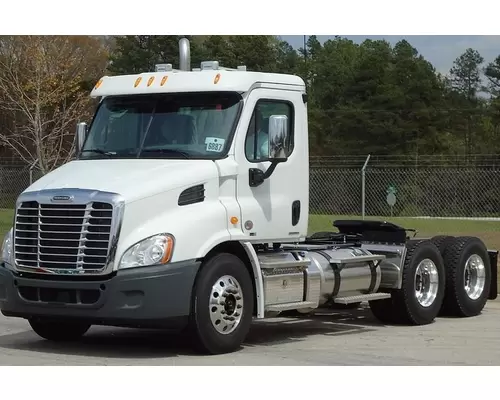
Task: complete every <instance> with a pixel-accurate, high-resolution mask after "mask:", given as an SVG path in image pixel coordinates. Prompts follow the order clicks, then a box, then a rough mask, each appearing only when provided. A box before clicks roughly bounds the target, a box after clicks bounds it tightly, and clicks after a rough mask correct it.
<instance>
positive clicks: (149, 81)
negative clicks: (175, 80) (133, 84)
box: [148, 76, 155, 87]
mask: <svg viewBox="0 0 500 400" xmlns="http://www.w3.org/2000/svg"><path fill="white" fill-rule="evenodd" d="M154 80H155V77H154V76H152V77H151V78H149V79H148V87H150V86H151V85H152V84H153V81H154Z"/></svg>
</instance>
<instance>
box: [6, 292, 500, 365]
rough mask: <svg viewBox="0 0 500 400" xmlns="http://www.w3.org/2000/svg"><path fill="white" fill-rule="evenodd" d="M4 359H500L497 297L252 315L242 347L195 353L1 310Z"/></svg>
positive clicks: (133, 333) (156, 338) (134, 335)
mask: <svg viewBox="0 0 500 400" xmlns="http://www.w3.org/2000/svg"><path fill="white" fill-rule="evenodd" d="M0 364H1V365H500V301H493V302H489V303H488V304H487V306H486V308H485V310H484V312H483V313H482V315H480V316H477V317H474V318H468V319H454V318H439V319H437V320H436V321H435V322H434V323H433V324H431V325H427V326H421V327H409V326H383V325H380V324H379V323H378V322H377V321H376V320H375V319H374V318H373V316H372V315H371V313H370V311H369V310H368V309H359V310H355V311H349V312H331V313H330V312H329V313H326V314H320V315H316V316H313V317H307V318H304V317H303V318H300V319H291V318H288V319H284V318H280V319H269V320H266V321H258V322H254V324H253V326H252V330H251V332H250V335H249V337H248V339H247V341H246V343H245V345H244V347H243V348H242V349H241V350H240V351H237V352H235V353H232V354H225V355H221V356H211V357H207V356H199V355H197V354H195V353H193V352H192V351H191V350H190V348H189V343H185V342H183V339H182V338H181V337H179V335H172V334H167V333H165V332H161V331H143V330H134V329H118V328H107V327H93V328H92V329H91V330H90V331H89V332H88V333H87V335H86V336H85V337H84V338H83V339H82V341H81V342H79V343H72V344H55V343H50V342H48V341H45V340H43V339H40V338H39V337H38V336H36V335H35V334H34V333H33V332H32V331H31V330H30V327H29V325H28V324H27V322H26V321H24V320H21V319H16V318H5V317H3V316H1V315H0Z"/></svg>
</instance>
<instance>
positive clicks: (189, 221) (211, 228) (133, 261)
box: [0, 39, 498, 354]
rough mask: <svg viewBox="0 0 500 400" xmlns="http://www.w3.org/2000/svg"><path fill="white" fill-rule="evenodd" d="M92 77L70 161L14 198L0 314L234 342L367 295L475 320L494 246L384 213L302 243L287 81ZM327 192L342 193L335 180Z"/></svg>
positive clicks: (412, 309)
mask: <svg viewBox="0 0 500 400" xmlns="http://www.w3.org/2000/svg"><path fill="white" fill-rule="evenodd" d="M179 44H180V46H179V48H180V68H179V69H177V70H176V69H173V68H172V65H171V64H161V65H158V66H157V68H156V71H155V72H148V73H141V74H137V75H125V76H113V77H108V76H106V77H104V78H102V79H101V80H99V82H98V83H97V84H96V86H95V88H94V89H93V90H92V93H91V95H92V96H93V97H98V98H100V102H99V106H98V108H97V110H96V113H95V116H94V118H93V121H92V123H91V124H90V126H89V128H88V129H87V125H86V124H85V123H80V124H78V128H77V137H78V144H79V152H78V157H77V158H76V159H75V160H73V161H71V162H69V163H67V164H65V165H63V166H61V167H59V168H58V169H56V170H54V171H52V172H50V173H49V174H47V175H45V176H44V177H42V178H41V179H39V180H38V181H36V182H35V183H33V184H32V185H31V186H30V187H29V188H27V189H26V190H25V191H24V192H23V193H22V194H21V195H20V196H19V198H18V200H17V204H16V209H15V219H14V223H13V227H12V229H11V230H10V231H9V233H8V234H7V235H6V237H5V239H4V241H3V246H2V260H1V265H0V308H1V310H2V313H3V315H5V316H8V317H20V318H25V319H27V320H28V321H29V323H30V325H31V327H32V329H33V330H34V331H35V332H36V333H37V334H38V335H40V336H41V337H43V338H45V339H48V340H76V339H78V338H80V337H81V336H82V335H84V334H85V333H86V332H87V330H88V329H89V328H90V327H91V326H92V325H108V326H122V327H145V328H165V329H167V328H176V329H181V330H183V331H185V332H187V333H188V334H189V335H191V338H192V340H193V344H194V345H195V346H196V348H198V349H199V350H201V351H203V352H206V353H210V354H217V353H223V352H231V351H234V350H235V349H237V348H238V347H239V346H240V345H241V344H242V342H243V341H244V340H245V337H246V335H247V333H248V331H249V328H250V325H251V323H252V320H253V319H261V318H269V317H274V316H277V315H280V314H282V313H283V312H292V313H309V312H312V311H314V310H317V309H321V308H330V307H335V306H336V305H349V304H359V303H360V302H368V303H369V306H370V308H371V311H372V312H373V314H374V315H375V317H377V318H378V319H379V320H380V321H382V322H383V323H386V324H397V323H406V324H413V325H421V324H428V323H431V322H432V321H433V320H434V319H435V318H436V317H437V316H438V315H440V314H451V315H456V316H459V317H469V316H475V315H478V314H479V313H480V312H481V311H482V309H483V307H484V306H485V303H486V302H487V300H488V299H495V298H496V297H497V257H498V252H497V251H490V250H487V248H486V247H485V245H484V244H483V242H482V241H481V240H480V239H478V238H475V237H451V236H440V237H433V238H429V239H425V238H422V239H416V238H410V237H409V235H408V234H407V230H405V229H403V228H401V227H398V226H396V225H393V224H390V223H385V222H380V221H363V220H358V221H349V220H345V221H335V222H334V225H335V227H336V230H334V231H333V232H320V233H316V234H314V235H312V236H308V235H307V232H308V219H309V218H308V217H309V215H308V214H309V173H308V172H309V152H308V122H307V95H306V91H305V85H304V82H303V80H302V79H301V78H299V77H297V76H293V75H286V74H271V73H258V72H249V71H246V68H245V67H238V68H236V69H228V68H222V67H220V66H219V65H218V63H217V62H203V63H202V64H201V67H200V68H191V67H190V54H189V42H188V41H187V40H186V39H182V40H181V41H180V43H179ZM338 190H342V187H339V188H338Z"/></svg>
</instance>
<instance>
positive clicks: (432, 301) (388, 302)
mask: <svg viewBox="0 0 500 400" xmlns="http://www.w3.org/2000/svg"><path fill="white" fill-rule="evenodd" d="M424 262H425V264H423V263H424ZM420 266H422V267H423V268H422V269H420V268H419V267H420ZM429 269H430V270H432V272H433V274H434V275H433V280H434V281H436V280H437V282H435V283H434V285H431V286H432V287H433V290H429V291H428V292H427V294H428V297H427V298H426V297H425V296H424V297H422V298H420V300H419V296H418V295H417V289H419V288H421V290H419V292H420V294H424V293H426V290H425V286H426V285H425V284H426V282H427V279H428V274H426V272H425V271H429ZM417 270H418V271H419V274H418V277H423V278H422V279H423V281H424V282H423V283H419V281H418V279H417ZM445 279H446V275H445V268H444V261H443V257H442V256H441V254H440V252H439V250H438V248H437V247H436V245H434V244H433V243H432V242H431V241H430V240H410V241H409V242H408V243H407V245H406V256H405V261H404V264H403V270H402V285H401V289H399V290H393V291H392V293H391V298H390V299H384V300H375V301H371V302H370V309H371V310H372V313H373V314H374V316H375V317H376V318H377V319H379V320H380V321H381V322H382V323H385V324H410V325H427V324H430V323H432V322H433V321H434V319H435V318H436V317H437V316H438V314H439V311H440V309H441V305H442V303H443V298H444V294H445ZM425 300H427V301H425Z"/></svg>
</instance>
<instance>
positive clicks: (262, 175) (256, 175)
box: [248, 159, 286, 187]
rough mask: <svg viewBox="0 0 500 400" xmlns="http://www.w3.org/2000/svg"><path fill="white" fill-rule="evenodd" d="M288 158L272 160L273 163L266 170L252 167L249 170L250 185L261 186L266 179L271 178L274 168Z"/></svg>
mask: <svg viewBox="0 0 500 400" xmlns="http://www.w3.org/2000/svg"><path fill="white" fill-rule="evenodd" d="M284 161H286V160H281V159H279V160H273V161H272V162H271V165H270V166H269V168H268V169H267V170H266V172H264V171H262V170H261V169H259V168H250V170H249V171H248V172H249V174H248V178H249V182H248V183H249V185H250V187H257V186H260V185H262V184H263V183H264V181H265V180H266V179H267V178H269V177H270V176H271V175H272V174H273V172H274V170H275V169H276V166H277V165H278V164H279V163H281V162H284Z"/></svg>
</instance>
